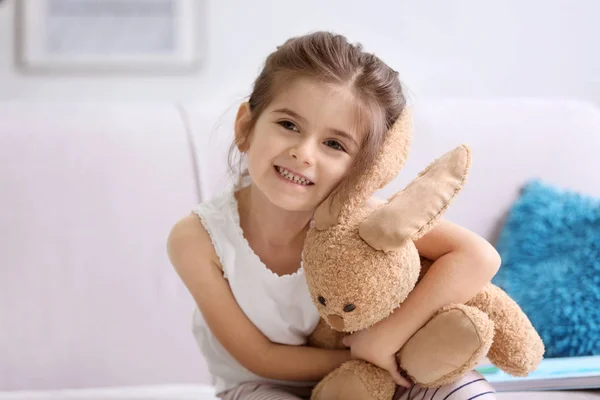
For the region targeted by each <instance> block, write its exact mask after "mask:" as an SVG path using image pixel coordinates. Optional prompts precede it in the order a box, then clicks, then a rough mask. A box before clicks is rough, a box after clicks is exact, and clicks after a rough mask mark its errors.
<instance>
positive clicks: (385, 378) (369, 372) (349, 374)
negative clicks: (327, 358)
mask: <svg viewBox="0 0 600 400" xmlns="http://www.w3.org/2000/svg"><path fill="white" fill-rule="evenodd" d="M395 389H396V385H395V383H394V381H393V380H392V378H391V376H390V374H389V373H388V372H387V371H385V370H383V369H381V368H378V367H376V366H374V365H373V364H369V363H367V362H364V361H359V360H354V361H348V362H347V363H344V364H342V365H341V366H340V367H339V368H338V369H336V370H335V371H333V372H331V373H330V374H329V375H327V376H326V377H325V378H323V380H322V381H321V382H320V383H319V384H318V385H317V387H315V389H314V390H313V393H312V397H311V400H391V399H392V396H393V395H394V391H395Z"/></svg>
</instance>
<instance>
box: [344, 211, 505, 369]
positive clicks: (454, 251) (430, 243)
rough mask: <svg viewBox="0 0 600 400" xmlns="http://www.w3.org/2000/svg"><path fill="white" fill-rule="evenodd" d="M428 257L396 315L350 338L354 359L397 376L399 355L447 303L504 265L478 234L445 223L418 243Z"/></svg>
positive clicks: (460, 299)
mask: <svg viewBox="0 0 600 400" xmlns="http://www.w3.org/2000/svg"><path fill="white" fill-rule="evenodd" d="M415 245H416V247H417V249H418V251H419V254H421V255H422V256H423V257H425V258H428V259H430V260H432V261H433V264H432V265H431V267H430V268H429V270H428V271H427V272H426V273H425V275H424V276H423V278H422V279H421V281H419V283H418V284H417V285H416V287H415V288H414V289H413V291H412V292H411V293H410V294H409V295H408V297H407V298H406V300H405V301H404V302H403V303H402V307H399V308H397V309H396V311H394V312H393V313H392V315H391V316H390V317H389V318H387V319H385V320H383V321H381V322H379V323H378V324H376V325H374V326H373V327H372V328H370V329H368V330H364V331H361V332H359V333H358V334H355V335H353V336H351V337H349V338H347V339H346V340H345V343H346V345H349V346H351V347H352V355H353V357H354V358H360V359H364V360H366V361H370V362H372V363H374V364H376V365H378V366H380V367H381V368H384V369H387V370H388V371H390V373H391V374H392V375H393V376H394V375H395V376H398V375H397V366H396V362H395V358H394V354H395V353H396V352H397V351H398V349H400V348H401V347H402V346H403V345H404V343H406V341H408V339H410V337H411V336H412V335H413V334H414V333H415V332H416V331H417V330H419V329H420V328H421V327H422V326H423V325H424V324H425V323H426V322H427V321H428V320H429V319H430V318H431V317H432V316H433V314H435V313H436V312H437V311H438V310H439V309H440V308H441V307H443V306H445V305H447V304H450V303H464V302H466V301H468V300H470V299H471V298H473V297H474V296H475V295H476V294H477V293H478V292H479V291H481V290H482V289H483V287H484V286H485V285H486V284H487V283H488V282H490V281H491V279H492V278H493V276H494V275H495V274H496V272H497V271H498V269H499V268H500V263H501V260H500V256H499V255H498V252H497V251H496V250H495V249H494V247H493V246H492V245H491V244H489V243H488V242H487V241H486V240H485V239H483V238H481V237H480V236H478V235H477V234H475V233H473V232H471V231H469V230H467V229H465V228H463V227H460V226H458V225H456V224H453V223H451V222H448V221H440V222H439V223H438V225H437V226H436V227H435V228H433V229H432V230H431V231H430V232H429V233H427V234H426V235H425V236H423V237H422V238H421V239H419V240H418V241H416V242H415Z"/></svg>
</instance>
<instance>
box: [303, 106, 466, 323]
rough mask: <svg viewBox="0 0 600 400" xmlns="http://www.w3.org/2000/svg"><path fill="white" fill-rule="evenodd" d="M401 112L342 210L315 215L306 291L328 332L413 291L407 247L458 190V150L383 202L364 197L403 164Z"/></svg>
mask: <svg viewBox="0 0 600 400" xmlns="http://www.w3.org/2000/svg"><path fill="white" fill-rule="evenodd" d="M410 119H411V115H410V113H409V111H408V110H405V111H404V112H403V114H402V115H401V116H400V118H399V120H398V121H397V122H396V123H395V124H394V126H393V127H392V129H390V131H389V132H388V133H387V136H386V139H385V142H384V146H383V148H382V151H381V152H380V154H379V155H378V157H377V159H376V162H375V163H374V164H373V166H372V168H371V169H370V170H368V171H365V174H364V176H363V177H362V180H361V181H360V182H359V184H358V185H356V191H355V192H354V193H352V194H351V196H350V198H349V200H348V202H347V203H346V204H334V203H333V202H334V200H332V199H331V198H328V199H326V200H325V201H324V202H323V203H322V204H321V206H320V207H319V208H318V209H317V211H316V212H315V221H314V222H315V223H314V226H313V227H312V228H311V229H310V230H309V232H308V235H307V238H306V243H305V247H304V253H303V264H304V271H305V274H306V278H307V282H308V286H309V290H310V293H311V296H312V298H313V301H314V303H315V304H316V306H317V307H318V309H319V312H320V313H321V316H322V317H323V319H325V321H327V323H328V324H329V325H330V326H331V327H332V328H334V329H336V330H338V331H344V332H355V331H358V330H361V329H365V328H368V327H369V326H371V325H374V324H375V323H377V322H379V321H380V320H382V319H384V318H386V317H387V316H389V315H390V314H391V312H392V311H393V310H394V309H396V308H397V307H398V306H399V305H400V303H402V301H404V299H405V298H406V297H407V296H408V294H409V293H410V292H411V291H412V289H413V288H414V286H415V284H416V282H417V280H418V277H419V272H420V265H421V264H420V257H419V254H418V252H417V249H416V247H415V245H414V241H415V240H417V239H419V238H420V237H422V236H423V235H425V233H427V232H428V231H429V230H431V229H432V228H433V226H434V225H435V224H436V222H437V221H438V220H439V218H440V217H441V215H442V214H443V213H444V211H445V210H446V209H447V207H448V206H449V204H450V203H451V202H452V200H453V199H454V198H455V196H456V195H457V194H458V192H459V191H460V190H461V189H462V186H463V184H464V182H465V179H466V174H467V171H468V168H469V166H470V151H469V149H468V148H467V147H466V146H460V147H457V148H456V149H454V150H453V151H451V152H449V153H447V154H445V155H444V156H443V157H441V158H439V159H437V160H436V161H434V162H433V163H432V164H430V165H429V166H428V167H427V168H426V169H425V170H424V171H422V172H421V173H420V174H419V176H418V177H417V178H416V179H415V180H414V181H413V182H412V183H410V184H409V185H408V186H407V187H406V188H405V189H404V190H402V191H401V192H398V193H397V194H396V195H394V196H393V197H392V198H391V199H390V200H389V201H388V202H387V203H384V202H379V203H378V202H376V201H374V200H373V199H372V198H371V197H372V195H373V194H374V193H375V191H376V190H378V189H380V188H381V187H383V186H384V185H386V184H387V183H388V182H389V181H391V180H392V179H393V178H394V177H395V175H396V174H397V173H398V172H399V171H400V169H402V167H403V166H404V164H405V161H406V157H407V154H408V148H409V146H410V139H411V121H410Z"/></svg>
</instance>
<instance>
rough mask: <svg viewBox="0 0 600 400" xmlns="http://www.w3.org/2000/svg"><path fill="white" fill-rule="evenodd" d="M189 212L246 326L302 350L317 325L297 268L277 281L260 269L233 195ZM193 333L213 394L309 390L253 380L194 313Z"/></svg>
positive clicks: (199, 206) (221, 197) (306, 289)
mask: <svg viewBox="0 0 600 400" xmlns="http://www.w3.org/2000/svg"><path fill="white" fill-rule="evenodd" d="M193 212H194V213H195V214H196V215H198V216H199V217H200V219H201V221H202V223H203V225H204V227H205V229H206V230H207V231H208V233H209V235H210V237H211V239H212V243H213V246H214V248H215V252H216V253H217V256H218V257H219V259H220V261H221V265H222V267H223V272H224V276H225V278H226V279H227V281H228V283H229V286H230V287H231V291H232V292H233V295H234V297H235V299H236V301H237V303H238V305H239V306H240V307H241V309H242V310H243V311H244V313H245V314H246V316H247V317H248V318H249V319H250V321H252V322H253V323H254V325H256V327H257V328H258V329H259V330H260V331H261V332H262V333H263V334H264V335H265V336H266V337H267V338H268V339H269V340H270V341H271V342H274V343H280V344H287V345H303V344H306V338H307V336H308V335H309V334H310V333H312V332H313V330H314V329H315V327H316V326H317V323H318V322H319V313H318V311H317V309H316V307H315V305H314V304H313V303H312V301H311V298H310V294H309V291H308V286H307V284H306V279H305V276H304V270H303V268H302V266H300V268H299V269H298V271H297V272H295V273H294V274H291V275H283V276H278V275H277V274H275V273H274V272H272V271H271V270H269V269H268V268H267V267H266V266H265V264H264V263H263V262H262V261H261V260H260V258H259V257H258V256H257V255H256V253H254V251H253V250H252V248H251V247H250V245H249V244H248V242H247V240H246V238H245V237H244V235H243V231H242V229H241V227H240V220H239V213H238V204H237V200H236V198H235V194H234V189H232V190H230V191H228V192H226V193H225V194H222V195H220V196H216V197H215V198H213V199H212V200H210V201H209V202H205V203H202V204H200V205H198V206H197V207H196V208H195V209H194V210H193ZM193 332H194V336H195V338H196V341H197V342H198V345H199V346H200V350H201V351H202V354H203V356H204V357H205V359H206V363H207V365H208V369H209V372H210V373H211V375H212V378H213V385H214V386H215V391H216V393H220V392H222V391H225V390H229V389H232V388H234V387H235V386H237V385H239V384H240V383H242V382H247V381H257V380H258V381H266V382H276V383H281V384H285V385H296V386H299V385H304V386H306V385H311V384H314V383H311V382H282V381H275V380H268V379H265V378H262V377H259V376H257V375H255V374H253V373H252V372H250V371H249V370H247V369H246V368H244V367H243V366H242V365H241V364H240V363H238V362H237V361H236V360H235V359H234V358H233V357H232V356H231V355H230V354H229V353H228V352H227V351H226V350H225V349H224V348H223V347H222V346H221V344H220V343H219V341H218V340H217V339H216V338H215V337H214V336H213V334H212V332H211V331H210V329H209V328H208V326H207V325H206V322H205V321H204V319H203V317H202V314H201V313H200V311H199V310H198V308H197V307H196V308H195V310H194V316H193Z"/></svg>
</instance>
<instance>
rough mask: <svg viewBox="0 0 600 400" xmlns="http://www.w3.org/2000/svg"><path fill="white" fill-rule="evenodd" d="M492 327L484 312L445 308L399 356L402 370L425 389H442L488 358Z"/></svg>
mask: <svg viewBox="0 0 600 400" xmlns="http://www.w3.org/2000/svg"><path fill="white" fill-rule="evenodd" d="M493 332H494V327H493V323H492V322H491V321H490V319H489V318H488V317H487V315H485V314H484V313H483V312H481V311H479V310H478V309H476V308H473V307H468V306H465V305H462V304H452V305H449V306H447V307H444V308H442V309H441V310H440V311H438V313H437V314H436V315H434V316H433V318H431V320H429V322H427V324H425V326H423V327H422V328H421V329H420V330H419V331H417V333H415V334H414V335H413V336H412V337H411V338H410V339H409V340H408V341H407V342H406V344H405V345H404V347H403V348H402V349H401V350H400V352H399V354H398V361H399V364H400V366H401V368H402V369H404V370H405V371H406V373H407V374H408V375H409V376H410V378H411V379H412V380H413V382H416V383H418V384H419V385H421V386H423V387H436V386H442V385H445V384H447V383H451V382H454V381H456V380H458V379H459V378H460V377H461V376H463V375H465V374H467V373H468V372H469V371H471V370H473V369H474V368H475V366H476V365H477V363H478V362H479V361H481V359H482V358H483V357H484V356H485V355H486V354H487V352H488V350H489V348H490V346H491V344H492V339H493Z"/></svg>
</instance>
